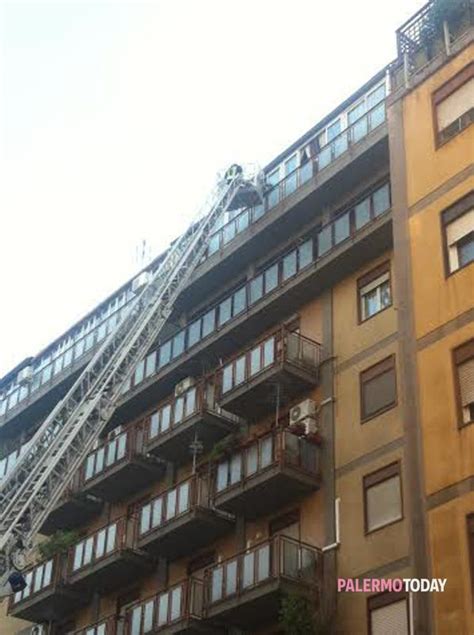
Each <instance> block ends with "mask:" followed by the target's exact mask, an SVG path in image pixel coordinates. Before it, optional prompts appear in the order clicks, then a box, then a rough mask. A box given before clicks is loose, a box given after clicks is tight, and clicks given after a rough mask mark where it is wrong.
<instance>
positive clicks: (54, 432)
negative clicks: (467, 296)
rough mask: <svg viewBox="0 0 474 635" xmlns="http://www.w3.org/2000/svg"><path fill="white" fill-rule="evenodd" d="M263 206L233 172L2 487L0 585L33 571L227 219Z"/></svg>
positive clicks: (238, 171) (249, 181)
mask: <svg viewBox="0 0 474 635" xmlns="http://www.w3.org/2000/svg"><path fill="white" fill-rule="evenodd" d="M260 201H261V192H260V188H259V185H258V181H257V175H253V177H252V178H251V177H250V175H244V173H243V170H242V168H240V166H231V168H230V169H229V170H228V171H227V173H226V176H225V177H224V178H223V179H221V181H220V182H219V183H218V184H217V186H216V188H215V189H214V191H213V192H212V194H211V196H210V197H209V201H208V203H207V204H206V206H205V209H204V210H203V212H201V213H200V214H199V216H198V219H197V220H196V221H195V222H194V223H193V224H192V225H191V226H190V227H189V228H188V230H187V231H186V232H185V233H184V234H183V235H182V236H180V238H178V239H177V240H176V241H175V242H174V244H173V245H172V246H171V247H170V248H169V250H168V252H167V253H166V254H165V256H164V257H163V258H162V260H161V262H160V263H159V265H158V267H157V269H156V270H155V272H154V273H153V274H152V275H151V278H150V280H149V282H148V283H147V284H146V286H145V287H144V289H143V291H142V292H141V293H140V294H139V295H138V297H137V298H136V299H135V301H134V303H133V305H132V307H131V309H130V311H129V313H128V314H127V316H126V317H125V318H124V319H123V320H122V322H121V323H120V324H119V325H118V326H117V327H116V329H115V331H114V332H112V333H111V334H110V335H109V336H108V338H107V339H106V340H105V342H104V343H103V345H102V346H101V347H100V348H99V349H98V350H97V352H96V353H95V354H94V356H93V358H92V359H91V361H90V363H89V364H88V365H87V367H86V368H85V370H84V371H83V372H82V373H81V375H80V376H79V378H78V379H77V380H76V381H75V383H74V384H73V386H72V388H71V389H70V390H69V392H68V393H67V394H66V396H65V397H64V398H63V399H62V400H61V401H60V402H59V403H58V404H57V405H56V407H55V408H54V409H53V410H52V412H51V413H50V415H49V416H48V417H47V419H46V420H45V421H44V423H43V424H42V425H41V427H40V428H39V430H38V431H37V433H36V434H35V436H34V437H33V439H32V440H31V442H30V443H29V445H28V447H27V449H26V451H25V453H24V454H23V456H22V458H21V460H20V461H19V463H18V465H17V466H16V468H15V469H14V471H13V472H12V473H11V474H10V475H9V477H8V478H7V479H6V480H5V481H4V482H3V484H2V486H1V487H0V585H1V584H5V581H6V579H7V578H8V575H9V571H12V570H13V571H15V570H21V569H22V568H24V566H25V562H24V555H25V552H27V551H28V550H29V549H31V547H32V543H33V538H34V536H35V535H36V534H37V533H38V532H39V530H40V528H41V526H42V525H43V523H44V521H45V520H46V518H47V516H48V515H49V513H50V512H51V510H52V509H53V507H54V506H55V505H56V504H57V502H58V500H59V498H60V497H61V495H62V493H63V492H64V490H65V488H66V486H67V484H68V483H69V482H70V480H71V478H72V476H73V474H74V473H75V471H76V470H77V469H78V468H79V467H80V465H81V464H82V462H83V461H84V459H85V457H86V455H87V453H88V452H89V451H90V450H91V448H92V446H93V443H94V441H95V440H96V439H97V438H98V437H99V435H100V433H101V432H102V431H103V430H104V428H105V427H106V425H107V423H108V422H109V421H110V420H111V417H112V415H113V413H114V412H115V410H116V409H117V406H118V404H119V401H120V398H121V395H122V392H123V388H124V386H125V385H126V383H127V382H128V380H129V379H130V378H131V376H132V373H133V372H134V369H135V367H136V366H137V364H138V363H139V362H140V361H141V359H143V357H145V355H146V354H147V352H148V351H149V349H150V347H151V346H152V345H153V343H154V342H155V341H156V339H157V338H158V336H159V335H160V333H161V331H162V329H163V327H164V325H165V324H166V321H167V320H168V318H169V317H170V314H171V312H172V310H173V306H174V303H175V302H176V299H177V298H178V296H179V295H180V294H181V292H182V291H183V289H184V287H185V286H186V284H187V282H188V280H189V278H190V276H191V274H192V272H193V271H194V269H195V268H196V266H197V265H198V263H199V262H200V261H201V259H202V257H203V255H204V252H205V249H206V246H207V243H208V240H209V237H210V235H211V234H212V232H213V229H216V227H217V223H218V221H219V219H221V218H222V217H223V214H224V213H225V212H226V211H229V210H232V209H238V208H240V207H243V206H245V205H253V204H256V203H258V202H260Z"/></svg>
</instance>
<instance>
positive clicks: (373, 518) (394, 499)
mask: <svg viewBox="0 0 474 635" xmlns="http://www.w3.org/2000/svg"><path fill="white" fill-rule="evenodd" d="M363 485H364V510H365V531H366V533H369V532H371V531H375V530H376V529H380V528H382V527H385V526H386V525H391V524H392V523H394V522H397V521H398V520H401V519H402V518H403V510H402V491H401V490H402V488H401V478H400V463H399V462H397V463H392V464H391V465H387V466H386V467H384V468H382V469H381V470H378V471H377V472H373V473H372V474H368V475H367V476H364V481H363Z"/></svg>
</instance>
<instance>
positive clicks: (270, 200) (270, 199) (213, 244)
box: [207, 100, 385, 257]
mask: <svg viewBox="0 0 474 635" xmlns="http://www.w3.org/2000/svg"><path fill="white" fill-rule="evenodd" d="M384 121H385V101H384V100H383V101H380V102H379V103H378V104H376V105H374V107H373V108H371V109H370V110H369V111H368V112H366V113H364V114H363V115H362V116H361V117H359V118H358V119H357V120H355V121H354V122H351V125H349V126H348V127H347V128H346V129H345V130H343V131H342V132H341V133H340V134H339V135H337V136H336V137H334V138H333V139H331V140H330V141H329V142H328V143H327V144H325V145H324V146H322V147H321V148H319V149H317V150H315V152H314V156H313V157H312V158H311V159H308V160H307V161H306V162H305V163H303V164H302V165H300V166H299V167H297V168H296V169H295V170H293V171H292V172H290V173H289V174H287V175H286V176H285V177H284V178H283V179H282V180H280V181H279V182H278V183H277V184H275V185H273V186H272V187H271V189H269V190H268V191H267V193H266V195H265V197H264V201H263V203H262V204H260V205H257V206H254V207H251V208H247V209H245V210H243V211H242V212H240V213H239V214H238V215H237V216H235V217H234V218H233V219H232V220H230V221H229V222H228V223H226V224H225V225H223V226H222V227H221V228H220V229H219V230H218V231H217V232H216V233H215V234H213V235H212V236H211V239H210V241H209V247H208V250H207V257H209V256H211V255H212V254H214V253H216V252H217V251H219V250H220V249H223V248H224V247H225V246H226V245H227V244H229V243H230V242H231V241H232V240H233V239H234V238H235V237H236V236H237V235H238V234H240V233H241V232H243V231H244V230H245V229H247V228H248V227H249V225H251V224H252V223H255V222H257V221H258V220H260V218H262V216H264V215H265V214H266V213H267V212H268V211H270V210H271V209H272V208H273V207H275V205H277V204H278V203H280V202H281V201H282V200H283V199H285V198H287V197H288V196H290V194H293V192H295V191H296V190H298V189H299V188H300V187H301V186H302V185H304V184H305V183H307V182H308V181H309V180H310V179H311V178H312V177H313V176H314V175H315V174H317V173H319V172H321V171H322V170H324V169H325V168H326V167H328V166H329V165H331V163H333V162H334V161H335V160H336V159H338V158H339V157H340V156H341V155H342V154H345V153H346V152H347V151H348V150H349V148H351V147H352V146H353V145H355V144H357V143H358V142H359V141H361V140H362V139H364V138H365V137H366V136H367V135H368V134H369V133H370V132H372V131H373V130H375V129H376V128H378V127H379V126H380V125H381V124H382V123H384ZM314 144H316V140H314Z"/></svg>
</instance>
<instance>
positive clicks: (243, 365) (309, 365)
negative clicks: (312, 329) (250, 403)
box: [219, 328, 321, 397]
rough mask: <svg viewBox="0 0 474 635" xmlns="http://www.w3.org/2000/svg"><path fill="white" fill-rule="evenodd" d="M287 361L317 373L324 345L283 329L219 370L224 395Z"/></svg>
mask: <svg viewBox="0 0 474 635" xmlns="http://www.w3.org/2000/svg"><path fill="white" fill-rule="evenodd" d="M285 362H289V363H290V364H292V365H294V366H297V367H300V368H303V369H305V370H308V369H309V370H311V371H313V372H314V373H315V374H316V373H317V371H318V368H319V364H320V363H321V345H320V344H319V343H318V342H315V341H313V340H310V339H309V338H307V337H304V336H303V335H300V334H298V333H295V332H291V331H288V330H287V329H285V328H282V329H279V330H278V331H276V332H275V333H273V334H271V335H268V336H267V337H266V338H265V339H264V340H262V341H260V342H258V343H257V344H255V345H254V346H253V347H252V348H250V349H249V350H247V351H246V352H244V353H240V354H239V355H237V356H236V357H235V358H234V359H233V360H232V361H231V362H229V363H227V364H225V365H224V366H223V368H222V370H221V371H219V377H220V388H221V395H222V397H225V396H226V395H227V394H229V393H230V392H232V391H233V390H235V389H236V388H238V387H240V386H242V385H243V384H245V383H248V382H250V381H251V380H252V379H254V378H255V377H257V376H258V375H259V374H260V373H262V372H263V371H265V370H267V369H269V368H271V367H274V366H278V365H282V364H283V363H285Z"/></svg>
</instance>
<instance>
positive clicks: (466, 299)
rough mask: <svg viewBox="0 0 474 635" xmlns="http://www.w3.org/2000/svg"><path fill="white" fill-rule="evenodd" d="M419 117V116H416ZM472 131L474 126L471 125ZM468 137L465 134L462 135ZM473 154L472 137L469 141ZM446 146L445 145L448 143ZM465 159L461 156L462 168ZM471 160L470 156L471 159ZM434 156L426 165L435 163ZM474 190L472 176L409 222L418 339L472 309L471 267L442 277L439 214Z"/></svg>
mask: <svg viewBox="0 0 474 635" xmlns="http://www.w3.org/2000/svg"><path fill="white" fill-rule="evenodd" d="M420 116H421V115H420ZM471 129H472V130H474V126H471ZM463 134H468V131H466V132H465V133H462V134H461V135H460V136H461V137H462V136H463ZM472 144H473V154H474V137H473V139H472ZM448 145H449V144H448ZM466 159H467V157H464V166H466V164H467V161H466ZM473 159H474V156H473ZM436 162H437V157H434V159H433V161H428V163H430V164H436ZM473 188H474V176H472V177H470V178H468V179H465V180H464V181H462V182H461V183H460V184H459V185H458V186H456V187H453V188H452V189H450V190H449V192H447V193H446V194H444V195H442V196H439V197H437V198H436V199H435V200H434V201H433V202H432V203H431V204H429V205H427V206H426V207H423V209H421V210H420V211H418V212H417V213H416V214H414V215H413V216H412V217H411V218H410V221H409V231H410V250H411V259H412V280H413V301H414V308H415V328H416V337H417V339H419V338H420V337H423V336H424V335H426V334H427V333H430V332H431V331H433V330H434V329H437V328H439V327H440V326H441V325H443V324H446V323H447V322H449V321H450V320H453V319H454V318H456V317H457V316H459V315H461V314H462V313H464V312H465V311H467V310H469V309H472V307H473V296H474V267H473V266H472V265H471V266H468V267H464V268H463V269H460V270H459V271H456V272H455V273H453V274H451V275H448V276H447V275H446V271H445V266H444V257H443V232H442V228H441V213H442V211H443V210H444V209H446V208H447V207H449V206H450V205H452V204H453V203H455V202H456V201H457V200H458V199H460V198H462V197H463V196H464V195H465V194H467V193H468V192H469V191H470V190H472V189H473Z"/></svg>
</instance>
